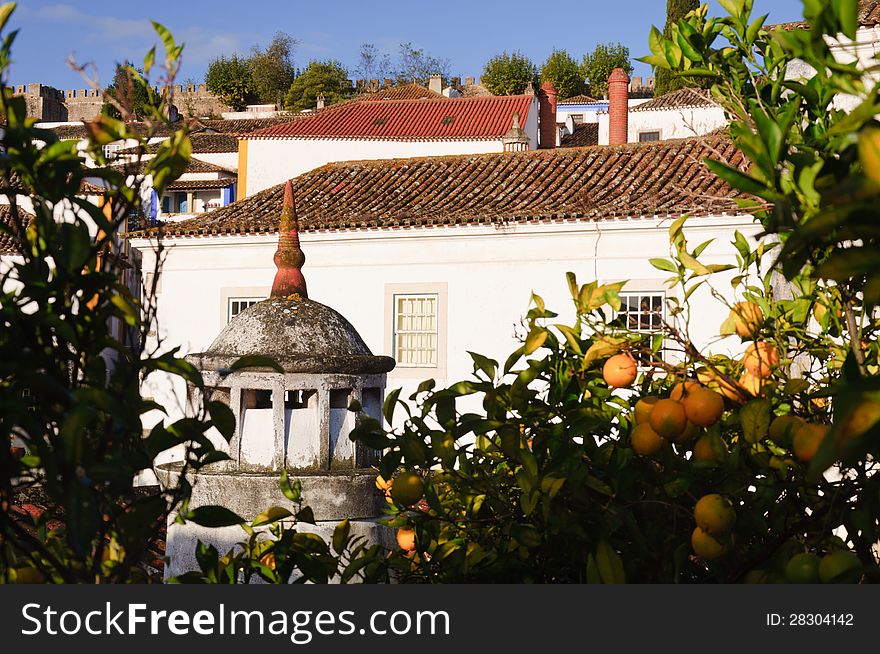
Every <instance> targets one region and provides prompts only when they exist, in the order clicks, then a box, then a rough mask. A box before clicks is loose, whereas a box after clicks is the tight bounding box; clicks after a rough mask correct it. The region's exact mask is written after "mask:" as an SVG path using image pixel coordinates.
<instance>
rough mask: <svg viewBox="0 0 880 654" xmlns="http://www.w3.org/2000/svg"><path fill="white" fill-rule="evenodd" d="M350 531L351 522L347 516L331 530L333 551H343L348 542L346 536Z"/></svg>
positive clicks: (340, 552)
mask: <svg viewBox="0 0 880 654" xmlns="http://www.w3.org/2000/svg"><path fill="white" fill-rule="evenodd" d="M350 533H351V523H350V522H349V520H348V518H346V519H345V520H343V521H342V522H340V523H339V524H338V525H336V529H334V530H333V551H335V552H336V553H337V554H342V552H343V551H345V546H346V544H347V543H348V536H349V534H350Z"/></svg>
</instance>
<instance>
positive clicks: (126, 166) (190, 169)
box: [111, 157, 235, 175]
mask: <svg viewBox="0 0 880 654" xmlns="http://www.w3.org/2000/svg"><path fill="white" fill-rule="evenodd" d="M148 162H149V159H141V160H140V161H122V162H118V163H114V164H111V168H113V169H114V170H119V171H123V172H126V173H128V174H130V175H141V174H143V172H144V170H145V169H146V167H147V163H148ZM183 172H184V174H187V173H231V172H235V171H232V170H229V169H228V168H224V167H223V166H217V165H216V164H212V163H209V162H207V161H202V160H201V159H197V158H196V157H191V158H190V160H189V163H188V164H187V166H186V170H184V171H183Z"/></svg>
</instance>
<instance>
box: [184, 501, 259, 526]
mask: <svg viewBox="0 0 880 654" xmlns="http://www.w3.org/2000/svg"><path fill="white" fill-rule="evenodd" d="M186 520H188V521H189V522H194V523H196V524H197V525H201V526H202V527H211V528H215V527H230V526H232V525H240V524H242V523H243V522H244V521H245V520H244V518H242V517H241V516H240V515H238V514H237V513H235V512H233V511H230V510H229V509H227V508H226V507H223V506H200V507H198V508H196V509H193V510H192V511H190V512H189V514H188V515H187V516H186Z"/></svg>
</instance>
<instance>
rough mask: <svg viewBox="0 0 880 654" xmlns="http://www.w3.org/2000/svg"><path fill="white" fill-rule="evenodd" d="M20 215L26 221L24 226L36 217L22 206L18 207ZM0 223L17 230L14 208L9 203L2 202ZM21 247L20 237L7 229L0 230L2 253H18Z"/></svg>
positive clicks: (0, 251) (14, 230)
mask: <svg viewBox="0 0 880 654" xmlns="http://www.w3.org/2000/svg"><path fill="white" fill-rule="evenodd" d="M18 215H19V217H20V218H21V220H23V221H24V225H23V226H24V227H27V226H28V223H30V222H31V220H33V218H34V217H33V215H31V214H29V213H28V212H27V211H22V209H21V207H19V209H18ZM0 225H3V227H5V228H7V229H11V230H13V232H16V231H17V226H16V225H15V222H14V221H13V216H12V209H11V207H10V206H9V205H8V204H0ZM20 249H21V248H20V247H19V239H18V237H16V236H13V235H12V234H9V233H8V232H6V231H0V254H16V253H17V252H19V251H20Z"/></svg>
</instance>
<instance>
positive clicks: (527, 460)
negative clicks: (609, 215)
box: [352, 0, 880, 582]
mask: <svg viewBox="0 0 880 654" xmlns="http://www.w3.org/2000/svg"><path fill="white" fill-rule="evenodd" d="M721 4H722V6H723V7H724V8H725V9H727V11H728V13H729V16H727V17H724V18H719V19H713V18H708V17H707V9H706V7H705V6H704V7H701V8H700V9H698V10H696V11H694V12H692V13H691V14H689V15H688V16H687V17H686V18H685V19H683V20H681V21H679V22H678V24H677V25H676V26H673V27H672V28H671V30H670V36H669V37H668V38H667V37H664V36H663V35H662V34H661V33H660V32H659V31H658V30H654V31H653V32H652V35H651V49H652V55H650V56H649V57H647V58H646V61H648V62H649V63H651V64H652V65H654V66H657V67H661V68H664V69H670V70H673V71H676V72H678V73H679V74H686V75H689V76H701V77H704V78H706V80H707V85H708V86H710V87H711V89H712V93H713V96H714V97H715V98H716V99H717V100H718V101H719V102H720V103H721V104H722V105H723V106H724V107H725V108H726V109H727V111H728V113H729V116H730V118H731V126H730V130H729V133H730V137H731V138H732V139H733V141H734V142H735V143H736V144H737V145H738V146H739V147H740V149H741V150H742V151H743V152H744V153H745V154H746V156H747V157H748V159H749V161H750V167H749V169H748V170H734V169H731V168H728V167H726V166H724V165H722V164H720V163H718V162H714V161H711V160H708V161H707V165H708V166H709V167H710V168H711V169H712V170H713V171H714V172H715V173H716V174H718V175H719V176H721V177H722V178H723V179H725V180H726V181H728V182H729V183H730V184H731V185H732V186H734V187H735V188H738V189H741V190H743V191H746V192H747V193H748V194H750V195H751V197H752V198H754V199H753V200H752V201H749V202H747V203H744V209H747V210H748V211H749V212H750V213H752V214H753V215H754V216H755V217H756V219H757V220H759V221H760V222H761V224H762V225H763V226H764V228H765V234H764V238H763V239H762V240H761V241H760V242H759V243H757V244H752V243H750V242H749V241H748V240H747V239H746V238H745V237H743V236H742V235H740V234H736V238H735V241H734V243H733V245H734V247H735V249H736V251H737V254H736V259H737V265H736V266H719V265H717V264H715V265H711V264H705V263H703V262H701V261H700V256H701V254H702V252H703V250H704V249H705V248H706V247H707V246H708V244H707V243H704V244H700V245H697V246H695V247H694V246H691V245H690V244H688V242H687V240H686V237H685V223H684V220H680V221H677V222H676V223H675V224H673V225H672V227H671V229H670V246H671V256H670V258H668V259H657V260H653V261H652V263H653V264H654V265H655V267H657V268H659V269H660V270H664V271H667V272H669V273H670V274H671V277H670V280H669V284H670V285H671V286H674V287H677V288H678V292H677V293H675V294H672V295H671V297H673V298H678V299H677V300H675V299H673V300H671V306H670V307H669V312H668V313H669V320H668V323H667V324H666V326H665V330H663V333H662V334H656V335H654V336H651V337H646V336H644V335H643V334H637V333H633V332H631V331H629V330H628V329H626V325H619V324H615V321H614V320H613V314H614V312H615V311H616V310H617V309H618V308H619V302H620V300H619V295H618V294H619V291H620V289H621V288H622V287H623V284H613V285H605V286H599V285H597V284H596V283H592V284H586V285H584V286H579V285H578V284H577V283H576V282H575V279H574V277H573V276H571V275H570V276H569V285H570V288H571V294H572V298H573V300H574V303H575V307H576V312H577V322H576V323H575V324H571V325H565V324H553V323H552V319H553V318H554V317H555V314H553V313H552V312H551V311H549V310H548V309H547V308H546V307H545V306H544V303H543V301H542V300H541V299H540V298H538V297H534V298H533V300H534V306H533V307H532V309H531V310H530V311H529V313H528V315H527V321H528V326H529V329H528V334H527V336H526V337H525V338H524V343H523V346H522V347H521V348H519V349H518V350H517V351H516V352H514V353H513V354H512V355H511V356H510V357H509V358H508V359H507V360H506V361H505V362H504V363H503V364H501V363H499V362H496V361H493V360H490V359H488V358H486V357H483V356H480V355H477V354H472V357H473V360H474V378H473V379H471V380H467V381H463V382H460V383H458V384H454V385H452V386H450V387H449V388H445V389H440V390H435V389H434V385H433V382H426V383H424V384H423V385H422V386H421V387H420V388H419V391H418V392H417V393H416V394H414V395H413V396H412V397H411V398H410V399H411V401H413V402H414V403H415V408H410V407H409V405H408V403H405V402H403V401H402V400H400V398H399V396H398V395H397V394H394V393H392V394H390V395H389V398H388V402H387V403H386V407H385V417H386V419H387V420H389V422H390V421H391V419H392V417H393V414H394V412H395V410H396V408H397V407H399V406H402V407H403V409H404V410H406V411H407V412H408V413H407V417H406V419H405V421H404V422H403V424H402V426H400V427H398V428H397V429H395V430H392V431H386V430H383V429H381V428H380V426H379V425H378V423H376V422H372V423H371V422H364V423H363V424H362V425H361V427H360V428H359V429H358V430H356V431H355V432H354V433H353V434H352V438H355V439H361V440H363V441H364V442H367V443H369V444H371V445H373V446H375V447H380V448H383V449H385V451H386V454H385V456H384V458H383V460H382V464H381V467H380V474H381V476H382V478H383V480H382V481H384V480H385V479H391V478H392V476H393V475H394V474H395V471H396V470H397V469H398V468H403V469H405V470H407V474H409V475H411V474H412V473H415V474H417V475H419V477H420V479H421V481H422V484H421V485H422V488H423V497H421V498H420V499H419V500H418V501H415V502H413V497H412V494H409V495H408V496H406V497H399V498H395V492H394V486H392V487H391V490H390V493H389V495H390V497H389V500H390V508H389V517H388V522H389V524H390V525H392V526H394V527H398V528H399V529H401V530H403V537H402V538H401V539H400V542H401V549H400V551H399V552H398V553H397V554H396V555H394V558H396V559H397V560H396V562H395V567H396V568H398V569H399V570H400V574H401V575H402V578H404V579H406V580H412V581H428V582H433V581H472V580H486V581H490V580H491V581H595V582H618V581H624V580H626V581H636V582H657V581H661V582H686V581H690V582H701V581H721V582H738V581H779V580H788V581H794V582H797V581H834V582H853V581H860V580H862V581H877V580H878V578H880V572H878V567H877V556H878V554H877V553H878V547H877V544H878V516H880V478H878V476H877V475H875V474H874V473H875V472H876V470H875V468H876V464H875V461H876V458H877V455H878V441H880V438H878V437H880V392H878V391H880V383H878V377H877V376H878V371H880V366H878V345H877V341H876V331H877V328H878V321H877V313H876V309H875V305H876V303H877V301H878V299H880V290H878V289H880V283H878V282H877V278H876V277H874V276H873V274H874V272H875V268H876V266H877V265H878V263H877V262H878V261H880V257H878V254H880V252H877V249H878V244H877V232H876V228H875V227H874V226H873V225H874V223H875V222H876V218H877V216H876V213H877V209H876V206H877V203H876V201H877V196H878V193H880V164H878V162H880V158H878V155H877V152H878V144H880V136H878V135H880V131H878V127H877V124H876V122H875V119H874V116H876V115H878V114H880V106H877V104H878V88H877V87H876V86H873V85H872V84H870V83H869V82H868V81H867V80H868V79H870V78H869V77H865V72H866V71H865V67H864V66H863V65H860V64H859V63H858V62H855V63H841V62H839V61H838V56H839V54H838V53H837V52H836V51H835V49H834V48H832V47H831V46H830V45H829V43H833V40H832V39H837V38H838V35H844V37H848V38H853V37H854V36H855V31H856V29H857V17H856V4H857V3H856V2H854V1H852V2H849V1H846V0H839V1H838V0H835V1H834V2H815V1H812V0H808V1H807V2H805V18H806V19H807V21H808V22H809V24H810V27H809V28H798V29H794V30H781V29H775V30H774V29H765V27H764V22H765V17H760V18H753V17H752V16H751V9H752V2H751V1H750V0H722V2H721ZM841 38H843V37H841ZM722 40H723V42H722ZM716 42H717V45H716ZM805 65H806V67H805ZM799 70H809V75H808V76H807V77H806V78H803V79H799V78H797V76H796V72H797V71H799ZM847 104H848V106H849V110H848V111H844V110H843V109H841V108H840V107H843V106H846V105H847ZM774 235H775V236H774ZM728 283H729V284H730V286H731V287H732V291H731V290H728V291H726V292H722V291H721V290H719V289H720V288H721V286H720V285H721V284H724V285H727V284H728ZM697 297H703V298H705V299H706V300H710V299H711V298H712V297H714V298H715V301H718V302H724V303H726V304H727V305H728V309H729V312H730V313H729V318H728V319H727V320H726V321H724V323H723V324H721V325H719V328H718V333H719V337H723V336H727V337H729V338H730V339H731V340H732V341H733V342H734V343H735V342H736V339H739V343H740V344H739V347H738V349H737V351H738V354H737V356H735V357H731V356H725V355H719V354H712V349H713V348H712V347H711V345H712V344H705V343H700V344H695V343H694V342H692V340H691V339H690V337H689V334H688V331H689V330H688V326H689V322H690V312H691V303H692V302H693V301H694V298H697ZM703 306H705V305H703ZM729 343H730V341H728V345H729ZM718 349H720V348H718ZM621 354H623V355H624V356H623V357H621ZM627 357H631V358H632V360H631V361H629V363H628V362H627V361H628V360H627ZM635 361H639V362H641V364H642V369H643V370H642V372H641V374H640V375H639V376H638V377H637V379H636V380H635V386H634V387H633V388H632V389H631V390H630V391H626V392H624V391H619V390H615V387H618V386H626V385H627V383H628V382H629V379H630V378H631V370H632V368H633V366H632V363H634V362H635ZM466 396H476V397H478V398H479V399H480V401H481V410H480V411H477V412H461V411H460V410H459V406H461V402H460V400H461V398H464V397H466ZM411 486H412V484H408V487H411ZM410 530H412V534H410Z"/></svg>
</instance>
